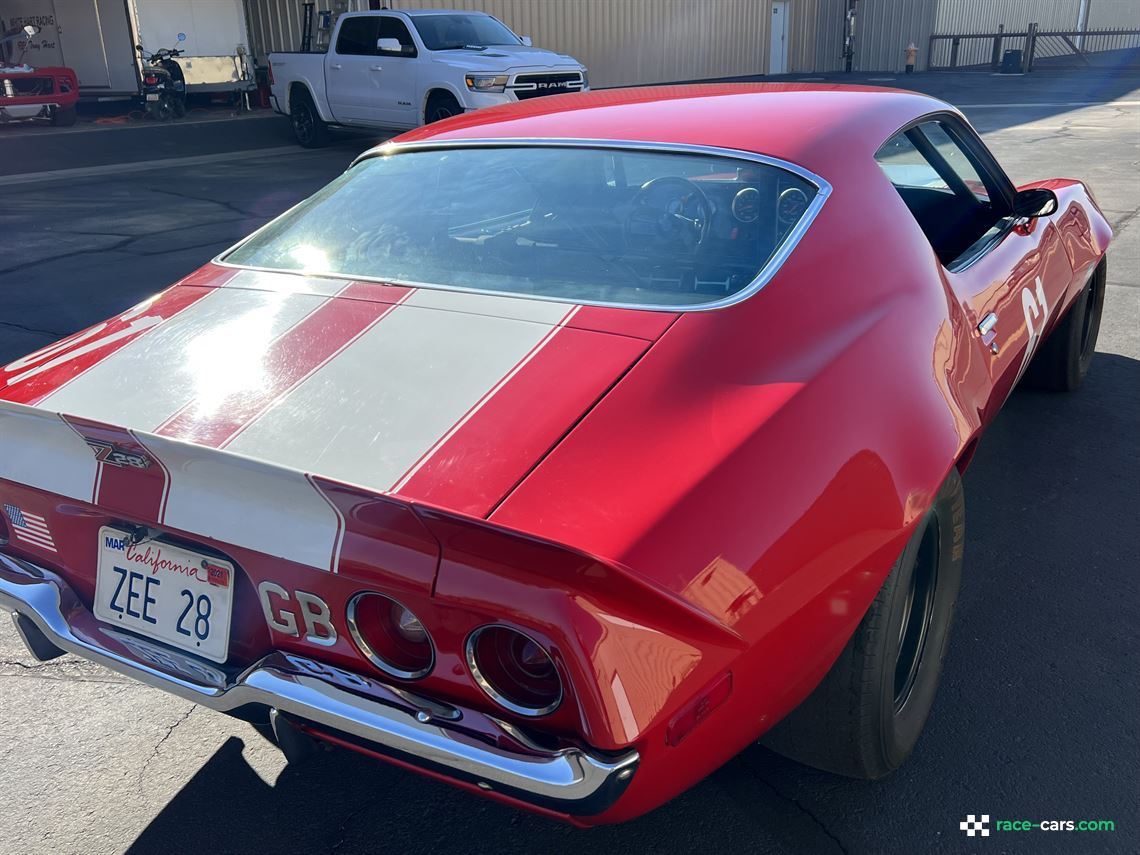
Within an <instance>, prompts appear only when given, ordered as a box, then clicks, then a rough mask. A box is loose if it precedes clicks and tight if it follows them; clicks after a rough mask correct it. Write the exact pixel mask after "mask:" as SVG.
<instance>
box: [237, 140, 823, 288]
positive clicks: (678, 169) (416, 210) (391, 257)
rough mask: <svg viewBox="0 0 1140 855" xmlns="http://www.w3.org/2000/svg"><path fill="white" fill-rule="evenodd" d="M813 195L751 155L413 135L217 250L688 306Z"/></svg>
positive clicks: (389, 278)
mask: <svg viewBox="0 0 1140 855" xmlns="http://www.w3.org/2000/svg"><path fill="white" fill-rule="evenodd" d="M821 203H822V194H821V191H820V189H819V187H817V186H816V184H815V183H813V182H812V181H809V180H807V179H806V178H805V177H803V176H801V175H799V174H797V173H796V172H793V171H792V169H791V168H784V167H782V166H777V165H774V164H773V163H770V162H768V161H766V160H764V161H760V160H750V159H743V158H737V157H727V156H722V155H719V154H718V155H713V154H703V153H701V154H696V153H688V152H674V151H660V150H653V151H648V150H636V151H631V150H625V149H613V148H592V147H570V146H564V147H557V146H512V147H493V146H461V147H455V148H425V149H419V150H414V149H413V150H407V151H397V152H395V153H387V154H383V155H379V156H374V157H370V158H366V159H364V160H362V161H360V162H359V163H358V164H357V165H356V166H354V167H353V168H352V169H350V170H348V171H347V172H346V173H345V174H344V175H342V176H341V177H339V178H338V179H337V180H335V181H334V182H332V183H331V184H330V185H328V186H327V187H325V188H324V189H323V190H321V191H320V192H318V193H317V194H316V195H315V196H313V197H312V198H310V199H309V200H307V201H305V202H303V203H302V204H300V205H298V206H297V207H296V208H294V209H293V210H291V211H289V212H288V213H286V214H285V215H283V216H282V217H280V218H279V219H277V220H275V221H274V222H273V223H271V224H270V225H269V226H267V227H266V228H264V229H262V230H261V231H259V232H257V233H255V234H254V235H253V236H252V237H251V238H249V239H248V240H246V241H245V242H243V243H242V244H239V245H238V246H237V247H236V248H235V249H233V250H232V251H230V252H229V253H228V254H227V255H226V256H224V258H223V259H222V261H223V262H224V263H227V264H232V265H239V266H247V267H254V268H260V269H269V270H285V271H297V272H304V273H312V274H324V275H333V276H341V277H351V278H357V279H376V280H380V281H386V282H399V283H413V284H418V285H424V286H428V287H431V286H436V287H443V288H459V289H465V290H477V291H486V292H493V293H499V294H517V295H526V296H531V297H541V298H545V299H554V300H565V301H569V302H577V303H603V304H611V305H627V306H640V307H649V308H656V307H661V308H674V309H675V308H685V307H692V308H697V307H702V306H708V305H714V304H720V303H722V302H725V301H728V300H731V299H732V298H734V297H736V296H737V295H740V294H742V293H743V292H746V291H750V289H754V287H758V285H759V284H760V283H761V282H762V281H765V280H766V278H767V277H768V276H770V275H771V273H772V271H773V269H774V268H775V267H776V266H778V263H779V261H780V260H781V258H782V257H783V255H784V254H786V252H787V251H789V250H790V247H791V245H792V244H793V243H794V241H795V240H796V239H797V237H798V235H799V233H801V232H802V230H803V228H805V227H806V225H807V223H808V220H809V219H810V217H811V216H813V215H814V212H815V210H816V209H817V208H818V206H819V204H821Z"/></svg>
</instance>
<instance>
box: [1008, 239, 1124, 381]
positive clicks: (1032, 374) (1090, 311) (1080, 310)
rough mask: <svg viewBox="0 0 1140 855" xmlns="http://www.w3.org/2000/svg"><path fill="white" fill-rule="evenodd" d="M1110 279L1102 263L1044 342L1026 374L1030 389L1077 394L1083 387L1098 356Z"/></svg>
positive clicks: (1102, 262)
mask: <svg viewBox="0 0 1140 855" xmlns="http://www.w3.org/2000/svg"><path fill="white" fill-rule="evenodd" d="M1107 277H1108V268H1107V267H1106V265H1105V262H1104V261H1101V263H1100V264H1099V265H1098V266H1097V268H1096V270H1094V271H1093V275H1092V278H1090V279H1089V281H1088V284H1086V285H1085V287H1084V290H1083V291H1081V293H1080V294H1079V295H1077V299H1075V300H1074V301H1073V304H1072V305H1071V306H1070V307H1069V311H1068V312H1067V313H1066V314H1065V317H1063V318H1061V321H1060V323H1058V324H1057V326H1056V327H1054V329H1053V332H1051V333H1049V337H1048V338H1047V339H1045V341H1043V342H1041V348H1040V349H1039V350H1038V351H1037V354H1036V355H1035V356H1034V357H1033V361H1032V362H1030V363H1029V368H1028V370H1027V371H1026V372H1025V385H1026V386H1028V387H1029V388H1031V389H1041V390H1042V391H1045V392H1074V391H1076V390H1077V389H1078V388H1079V387H1080V385H1081V383H1082V382H1083V381H1084V379H1085V375H1086V374H1088V372H1089V366H1090V365H1091V364H1092V360H1093V354H1095V353H1096V337H1097V334H1098V333H1099V332H1100V317H1101V313H1102V311H1103V310H1104V290H1105V282H1106V280H1107Z"/></svg>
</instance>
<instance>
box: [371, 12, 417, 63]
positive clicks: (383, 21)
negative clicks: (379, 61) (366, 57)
mask: <svg viewBox="0 0 1140 855" xmlns="http://www.w3.org/2000/svg"><path fill="white" fill-rule="evenodd" d="M377 38H380V39H395V40H396V41H398V42H399V43H400V49H399V50H377V51H376V53H378V54H379V55H380V56H406V57H409V58H411V57H414V56H416V53H417V51H416V43H415V42H414V41H412V34H411V33H409V32H408V28H407V27H405V26H404V22H403V21H401V20H400V19H399V18H393V17H391V16H389V15H385V16H383V17H382V18H380V34H379V36H377Z"/></svg>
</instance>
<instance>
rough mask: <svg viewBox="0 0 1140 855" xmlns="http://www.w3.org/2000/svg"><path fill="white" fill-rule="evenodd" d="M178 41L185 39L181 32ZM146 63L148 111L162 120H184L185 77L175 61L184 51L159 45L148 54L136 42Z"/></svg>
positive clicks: (144, 101)
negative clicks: (159, 46)
mask: <svg viewBox="0 0 1140 855" xmlns="http://www.w3.org/2000/svg"><path fill="white" fill-rule="evenodd" d="M178 41H179V42H184V41H186V34H185V33H179V34H178ZM135 50H137V51H138V52H139V54H140V55H141V56H142V58H143V59H144V60H146V62H147V65H145V66H144V67H143V70H142V83H143V85H142V106H143V109H144V110H146V114H147V115H148V116H149V117H150V118H152V119H156V120H158V121H160V122H165V121H167V120H168V119H181V118H182V117H183V116H185V115H186V77H185V75H184V74H183V73H182V67H181V66H180V65H179V64H178V63H177V62H176V61H175V59H176V58H177V57H179V56H182V53H183V51H180V50H178V49H177V48H159V49H158V50H156V51H155V52H154V53H147V51H146V49H145V48H143V46H142V45H135Z"/></svg>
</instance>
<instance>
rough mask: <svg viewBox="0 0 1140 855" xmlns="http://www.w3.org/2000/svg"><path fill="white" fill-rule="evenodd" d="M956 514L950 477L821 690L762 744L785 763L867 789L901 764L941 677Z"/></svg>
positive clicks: (959, 523) (959, 529)
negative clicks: (860, 782)
mask: <svg viewBox="0 0 1140 855" xmlns="http://www.w3.org/2000/svg"><path fill="white" fill-rule="evenodd" d="M965 525H966V506H965V497H964V495H963V493H962V480H961V478H959V476H958V472H957V470H956V469H955V470H951V472H950V475H949V477H948V478H947V479H946V481H945V483H944V484H943V485H942V487H941V489H940V490H939V491H938V495H937V496H936V497H935V499H934V504H933V506H932V507H931V509H930V511H929V512H927V514H926V517H925V518H924V519H923V520H922V521H921V523H920V524H919V526H918V528H917V529H916V530H915V533H914V534H913V535H912V537H911V539H910V541H909V542H908V543H907V545H906V548H905V549H903V552H902V555H901V556H899V559H898V561H897V562H895V566H894V567H893V568H892V570H891V573H890V575H889V576H888V577H887V581H886V582H885V583H884V584H883V587H882V589H881V590H880V591H879V594H878V596H877V597H875V600H874V602H873V603H871V607H870V608H869V609H868V610H867V614H866V615H864V616H863V620H862V622H861V623H860V624H859V628H858V629H856V630H855V634H854V635H853V636H852V638H851V640H850V641H849V642H848V643H847V646H846V647H845V648H844V649H843V652H842V653H841V654H840V656H839V659H838V660H837V661H836V663H835V665H833V666H832V668H831V670H830V671H829V672H828V674H827V676H826V677H824V679H823V682H822V683H820V684H819V686H818V687H817V688H816V690H815V691H814V692H812V694H811V695H809V696H808V698H807V699H806V700H805V701H804V702H803V703H802V704H800V705H799V706H798V707H797V708H796V709H794V710H793V711H792V712H791V713H790V714H789V715H788V716H787V718H785V719H784V720H783V721H782V722H780V723H779V724H777V725H776V726H775V727H774V728H772V730H771V731H769V733H768V734H767V735H766V736H765V737H764V744H765V745H767V746H768V747H769V748H771V749H772V750H774V751H777V752H779V753H780V754H783V755H785V756H787V757H790V758H791V759H793V760H797V761H799V762H801V763H804V764H806V765H808V766H815V767H816V768H819V769H823V770H825V771H828V772H834V773H836V774H839V775H847V776H849V777H852V778H865V779H874V778H882V777H883V776H884V775H887V774H889V773H890V772H892V771H894V770H895V769H897V768H898V767H899V766H900V765H902V763H903V761H905V760H906V758H907V757H909V756H910V753H911V751H912V750H913V749H914V746H915V743H917V742H918V737H919V735H920V734H921V733H922V728H923V726H924V725H925V724H926V718H927V716H928V715H929V714H930V709H931V707H932V706H933V705H934V696H935V693H936V692H937V690H938V683H939V681H940V679H941V676H942V661H943V658H944V657H945V655H946V645H947V641H948V639H949V636H950V625H951V623H952V622H953V617H954V604H955V602H956V601H957V598H958V588H959V585H960V583H961V579H962V551H963V550H962V547H963V539H964V537H965V532H966V528H965Z"/></svg>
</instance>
